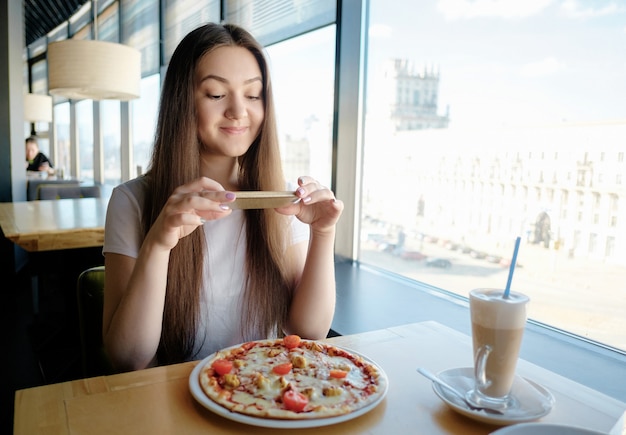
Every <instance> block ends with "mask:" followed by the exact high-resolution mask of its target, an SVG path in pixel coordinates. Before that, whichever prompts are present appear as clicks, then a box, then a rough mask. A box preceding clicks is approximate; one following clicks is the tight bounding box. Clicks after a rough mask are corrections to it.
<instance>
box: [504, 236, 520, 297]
mask: <svg viewBox="0 0 626 435" xmlns="http://www.w3.org/2000/svg"><path fill="white" fill-rule="evenodd" d="M520 239H521V237H519V236H518V237H517V239H515V249H514V250H513V258H512V259H511V265H510V266H509V279H507V281H506V288H505V289H504V299H507V298H508V297H509V293H510V292H511V281H513V271H514V270H515V265H516V264H517V251H519V242H520Z"/></svg>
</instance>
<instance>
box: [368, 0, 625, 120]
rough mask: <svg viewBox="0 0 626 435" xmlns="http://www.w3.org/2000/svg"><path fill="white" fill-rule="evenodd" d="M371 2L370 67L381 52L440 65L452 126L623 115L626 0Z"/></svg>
mask: <svg viewBox="0 0 626 435" xmlns="http://www.w3.org/2000/svg"><path fill="white" fill-rule="evenodd" d="M370 4H371V10H370V26H369V50H368V53H369V67H370V71H374V70H375V69H376V66H377V65H380V64H381V62H382V61H383V60H384V59H387V58H401V59H408V60H410V61H411V62H414V63H415V64H417V65H421V64H428V65H434V66H436V68H438V69H439V71H440V88H439V112H440V113H441V114H443V113H444V111H445V107H446V105H449V107H450V117H451V127H466V126H477V125H480V124H489V125H494V124H496V125H499V126H508V125H519V124H527V123H553V122H560V121H564V120H566V121H573V122H587V121H598V120H607V119H611V120H614V119H626V49H625V48H626V1H623V0H422V1H419V2H415V1H414V0H394V7H393V8H391V7H389V2H388V0H370ZM371 86H376V83H375V82H370V84H369V87H368V89H369V90H370V91H371V89H372V88H371Z"/></svg>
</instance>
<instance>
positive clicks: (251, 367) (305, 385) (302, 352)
mask: <svg viewBox="0 0 626 435" xmlns="http://www.w3.org/2000/svg"><path fill="white" fill-rule="evenodd" d="M313 347H318V348H319V345H314V346H313ZM324 350H325V348H324V349H322V351H319V350H312V349H308V348H307V347H304V346H303V347H298V348H295V349H291V350H287V349H286V348H282V349H281V348H278V349H276V348H275V347H274V348H269V347H267V346H264V345H256V346H254V347H252V348H251V349H249V350H248V351H246V355H245V358H241V359H242V360H243V361H244V363H243V364H235V368H234V369H233V371H232V372H231V373H232V374H234V375H235V376H237V378H238V379H239V381H240V385H239V386H238V387H236V388H234V389H233V394H232V396H231V399H230V400H231V401H232V402H235V403H237V404H240V405H242V406H243V407H247V406H254V407H256V408H259V409H268V408H269V407H270V406H272V407H276V406H278V407H282V403H281V402H282V395H283V393H284V392H285V391H286V390H288V389H294V390H296V391H298V392H301V393H303V394H305V395H306V396H307V397H308V398H309V403H308V405H307V407H306V408H305V412H306V411H313V410H315V411H318V412H319V411H320V410H324V409H329V408H334V407H342V406H345V405H354V404H357V405H361V404H362V403H367V402H369V400H368V399H369V398H370V395H371V392H372V391H373V390H371V389H368V387H370V386H371V384H372V379H371V377H370V372H369V370H364V367H359V366H357V364H355V362H353V361H352V360H351V359H350V358H348V357H346V356H343V355H330V354H328V353H326V352H325V351H324ZM289 362H291V363H292V364H293V368H292V370H291V371H290V372H289V373H288V374H286V375H278V374H276V373H274V372H273V371H272V368H273V367H275V366H277V365H279V364H284V363H289ZM294 362H295V363H294ZM333 369H339V370H343V371H346V372H348V373H347V376H346V377H345V378H340V379H337V378H332V377H331V376H330V370H333Z"/></svg>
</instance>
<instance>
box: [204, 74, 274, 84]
mask: <svg viewBox="0 0 626 435" xmlns="http://www.w3.org/2000/svg"><path fill="white" fill-rule="evenodd" d="M206 80H217V81H218V82H222V83H230V82H229V81H228V79H226V78H224V77H221V76H218V75H215V74H209V75H206V76H204V77H203V78H202V80H200V82H201V83H202V82H204V81H206ZM256 81H259V82H263V81H262V80H261V77H259V76H256V77H252V78H251V79H248V80H244V82H243V83H244V85H247V84H250V83H253V82H256Z"/></svg>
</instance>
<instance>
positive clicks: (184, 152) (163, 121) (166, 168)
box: [143, 23, 294, 364]
mask: <svg viewBox="0 0 626 435" xmlns="http://www.w3.org/2000/svg"><path fill="white" fill-rule="evenodd" d="M221 46H239V47H244V48H246V49H248V50H249V51H250V52H251V53H252V54H253V55H254V57H255V58H256V60H257V62H258V64H259V68H260V70H261V74H262V78H263V101H264V104H265V117H264V119H263V122H262V124H261V128H260V129H259V134H258V136H257V138H256V139H255V140H254V142H253V143H252V145H251V146H250V148H249V150H248V151H247V152H246V153H245V154H244V155H243V156H241V157H240V158H239V159H238V162H239V174H238V182H239V189H240V190H284V187H285V179H284V176H283V172H282V166H281V160H280V152H279V145H278V135H277V132H276V119H275V115H274V103H273V99H272V90H271V83H270V77H269V71H268V66H267V61H266V59H265V56H264V55H263V49H262V47H261V46H260V44H259V43H258V42H257V41H256V40H255V39H254V38H253V37H252V35H250V34H249V33H248V32H247V31H245V30H244V29H242V28H240V27H238V26H235V25H231V24H224V25H220V24H213V23H209V24H206V25H204V26H202V27H199V28H198V29H196V30H194V31H192V32H191V33H189V34H188V35H187V36H186V37H185V38H183V40H182V41H181V42H180V44H179V45H178V47H177V48H176V50H175V51H174V54H173V55H172V58H171V60H170V63H169V66H168V69H167V73H166V76H165V80H164V82H163V90H162V93H161V102H160V107H159V117H158V123H157V129H156V137H155V145H154V150H153V154H152V159H151V163H150V169H149V171H148V173H147V174H146V176H147V177H148V181H149V186H150V187H149V190H148V192H147V194H146V202H145V206H144V209H143V232H144V236H145V234H147V232H148V230H149V229H150V227H151V226H152V224H153V223H154V221H155V220H156V218H157V216H158V215H159V213H160V212H161V209H162V208H163V206H164V205H165V203H166V201H167V199H168V197H169V196H170V195H171V193H172V192H173V191H174V189H175V188H177V187H178V186H180V185H182V184H185V183H188V182H189V181H191V180H194V179H196V178H198V177H199V176H200V150H201V147H202V144H201V143H200V141H199V140H198V135H197V121H196V108H195V101H194V87H195V82H194V72H195V68H196V65H197V63H198V61H199V60H200V58H201V57H202V56H203V55H205V54H206V53H208V52H209V51H211V50H213V49H215V48H217V47H221ZM245 217H246V219H245V220H246V240H247V246H246V248H247V249H246V270H244V271H241V272H242V273H244V274H245V276H246V277H247V278H246V280H245V291H244V298H243V300H244V306H243V311H242V328H243V330H244V333H246V334H249V333H250V332H251V331H260V332H261V333H263V334H264V335H267V336H269V335H271V334H272V333H279V334H280V333H281V332H282V330H283V328H284V325H285V321H286V318H287V312H288V307H289V303H290V299H291V289H292V287H293V285H294V283H293V282H292V280H290V279H289V278H288V277H287V273H286V267H285V262H286V261H287V260H286V258H285V249H286V247H287V241H288V239H289V234H290V233H289V231H288V220H287V218H285V217H284V216H282V215H279V214H278V213H276V212H275V211H274V210H246V212H245ZM206 253H207V247H206V246H205V238H204V230H203V228H202V227H199V228H198V229H197V230H196V231H194V232H193V233H191V234H190V235H189V236H187V237H184V238H182V239H181V240H179V242H178V244H177V245H176V247H175V248H174V249H172V251H171V253H170V262H169V269H168V281H167V292H166V296H165V310H164V314H163V327H162V332H161V341H160V344H159V349H158V351H157V357H158V362H159V364H169V363H174V362H179V361H183V360H185V359H188V358H190V357H193V356H194V355H192V353H193V349H194V345H195V337H196V331H197V328H198V322H199V319H200V301H201V286H202V280H203V274H204V273H212V271H207V270H203V264H204V263H203V261H201V260H200V261H199V259H202V258H204V255H206ZM222 255H224V254H222ZM226 255H228V254H226ZM216 273H219V272H218V271H217V272H216ZM207 333H208V336H209V337H210V335H211V331H207Z"/></svg>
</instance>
